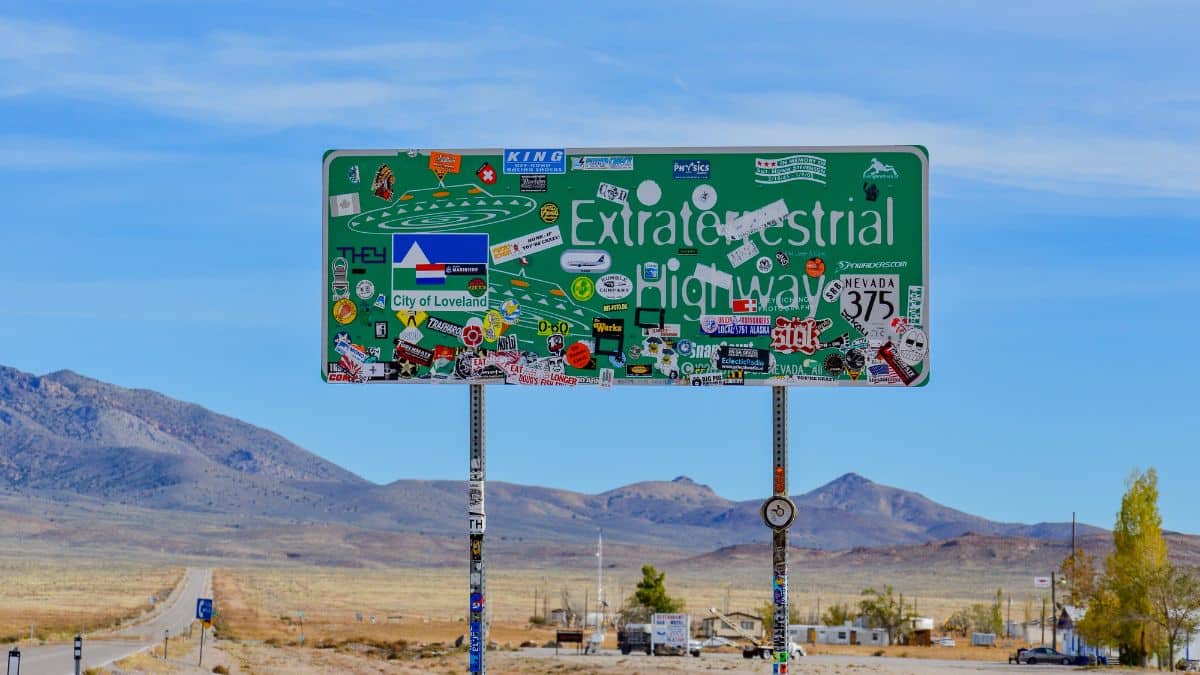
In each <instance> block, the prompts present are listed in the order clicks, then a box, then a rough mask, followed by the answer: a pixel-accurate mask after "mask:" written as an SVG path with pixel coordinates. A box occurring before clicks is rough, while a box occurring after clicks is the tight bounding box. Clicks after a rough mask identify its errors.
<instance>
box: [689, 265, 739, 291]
mask: <svg viewBox="0 0 1200 675" xmlns="http://www.w3.org/2000/svg"><path fill="white" fill-rule="evenodd" d="M692 276H694V277H696V278H697V279H699V280H700V281H707V282H708V283H710V284H712V285H713V286H716V287H717V288H724V289H725V290H727V291H731V290H733V275H732V274H730V273H728V272H722V271H721V270H719V269H717V266H716V265H705V264H703V263H696V271H695V272H692Z"/></svg>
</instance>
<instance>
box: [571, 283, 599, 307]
mask: <svg viewBox="0 0 1200 675" xmlns="http://www.w3.org/2000/svg"><path fill="white" fill-rule="evenodd" d="M595 294H596V284H595V283H594V282H593V281H592V279H591V277H575V281H572V282H571V295H573V296H574V297H575V299H576V300H578V301H580V302H587V301H588V300H591V299H592V296H593V295H595Z"/></svg>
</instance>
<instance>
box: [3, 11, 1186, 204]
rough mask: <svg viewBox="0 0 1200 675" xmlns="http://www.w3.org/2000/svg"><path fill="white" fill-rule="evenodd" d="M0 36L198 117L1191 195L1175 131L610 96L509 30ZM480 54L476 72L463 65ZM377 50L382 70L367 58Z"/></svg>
mask: <svg viewBox="0 0 1200 675" xmlns="http://www.w3.org/2000/svg"><path fill="white" fill-rule="evenodd" d="M5 38H7V41H8V42H9V43H10V44H8V45H5V46H3V47H0V62H3V61H9V62H10V63H11V65H13V66H14V67H11V68H7V69H6V72H5V73H4V74H3V75H0V95H4V96H9V97H16V96H21V97H37V96H50V97H67V98H76V99H83V100H95V101H104V102H107V103H115V104H119V105H127V106H132V107H135V108H140V109H143V110H146V111H148V112H151V113H154V114H158V115H165V116H169V117H177V118H184V119H188V120H192V121H198V122H201V123H205V124H212V125H240V126H246V127H250V128H256V129H262V130H269V131H274V130H287V129H297V128H305V127H312V126H325V127H333V128H338V129H343V130H347V131H351V130H352V131H353V132H356V133H361V132H364V131H367V132H378V131H387V132H392V133H394V132H397V131H406V132H409V133H408V134H407V135H408V136H410V137H420V138H423V139H427V142H428V143H430V144H438V143H442V142H451V143H461V144H464V145H465V144H471V145H483V146H489V145H494V144H496V142H497V141H498V140H501V139H503V140H510V139H511V140H518V141H520V142H522V143H524V142H544V143H551V144H556V145H559V144H570V145H633V144H640V145H657V146H663V145H862V144H895V143H920V144H924V145H926V146H928V147H929V148H930V151H931V154H932V157H933V160H934V164H933V166H934V167H935V177H936V176H937V175H942V174H944V175H953V176H956V177H962V178H966V179H969V180H973V181H979V182H986V183H995V184H1001V185H1011V186H1019V187H1022V188H1028V189H1034V190H1042V191H1051V192H1059V193H1066V194H1073V195H1096V194H1104V195H1108V196H1112V195H1114V194H1123V195H1129V196H1142V195H1170V196H1184V197H1193V196H1196V195H1200V162H1197V161H1195V157H1196V156H1197V155H1200V142H1198V141H1197V139H1196V138H1195V137H1194V136H1188V135H1186V134H1181V135H1176V136H1165V137H1164V136H1162V135H1155V134H1153V133H1151V132H1148V131H1145V130H1140V129H1134V128H1122V127H1121V126H1120V125H1115V124H1114V125H1110V126H1111V129H1112V130H1111V131H1105V132H1103V133H1097V132H1095V131H1092V130H1086V129H1081V128H1079V127H1075V126H1071V125H1069V124H1065V123H1064V124H1059V125H1049V124H1039V125H1032V124H1028V123H1026V124H1024V125H1023V126H1005V125H1004V123H1003V122H995V121H993V122H991V123H975V124H972V123H967V122H963V121H961V118H955V119H950V120H948V119H942V118H938V117H936V111H931V112H925V113H922V114H916V113H914V112H913V111H912V110H911V109H909V108H902V107H900V106H895V105H889V104H888V103H886V102H879V101H867V100H864V99H859V98H855V97H851V96H846V95H841V94H835V93H828V92H804V91H803V90H799V89H781V88H778V87H770V88H768V87H767V86H766V85H762V84H758V85H754V86H751V88H749V89H747V90H744V91H740V92H737V93H730V92H731V89H730V88H729V87H722V88H720V89H719V90H714V89H713V88H712V87H711V86H708V87H705V88H704V89H705V93H700V92H699V91H694V90H695V89H696V88H695V87H691V86H689V84H688V83H687V82H685V80H684V78H683V75H681V74H679V73H664V74H661V76H657V77H659V79H660V80H661V83H660V84H661V85H662V87H661V89H660V90H658V91H657V92H654V91H652V92H651V93H650V94H648V95H647V94H646V93H645V92H642V93H637V92H618V93H612V92H609V91H600V90H597V89H596V88H595V87H593V86H589V85H588V84H587V82H588V81H589V80H590V79H592V78H590V77H589V76H588V74H589V73H591V74H594V75H601V74H603V73H604V72H605V69H610V68H612V67H613V64H614V63H617V61H616V59H615V57H612V56H610V55H609V54H608V53H607V52H598V51H595V50H592V49H581V50H579V51H578V52H572V51H570V50H566V51H563V52H562V57H561V58H560V59H557V60H554V61H547V62H545V63H542V64H541V65H540V66H538V67H537V68H536V69H531V68H530V67H529V66H528V64H527V59H526V58H525V52H524V51H523V49H527V48H528V44H526V43H524V42H522V43H521V45H522V46H521V47H505V46H504V45H503V44H495V45H491V44H489V45H487V46H486V48H485V47H484V46H481V43H480V41H479V40H477V39H467V38H465V37H464V38H455V39H450V40H447V41H432V40H427V39H416V40H411V41H405V40H393V41H383V42H366V43H364V44H360V45H353V46H332V47H323V48H322V47H317V48H311V47H309V46H307V45H304V44H300V43H298V42H296V41H285V40H279V39H274V38H265V37H262V36H257V35H252V34H247V33H235V32H221V33H215V34H211V35H209V36H208V37H207V38H204V39H201V40H193V41H186V42H184V41H177V42H166V41H163V42H148V41H144V40H133V39H128V38H123V37H120V36H115V35H105V34H99V33H95V32H84V31H79V30H76V29H73V28H71V27H68V26H63V25H60V24H44V23H31V22H21V21H14V20H8V19H0V44H3V43H4V42H5ZM483 62H486V64H487V67H486V68H480V63H483ZM382 63H386V64H387V67H383V68H381V67H378V66H379V64H382ZM638 76H639V77H642V78H647V77H649V78H654V77H656V76H655V75H654V74H653V73H650V74H646V73H640V74H639V75H638ZM760 81H761V80H760ZM748 86H749V85H748ZM709 90H712V91H721V92H722V93H720V94H716V93H709ZM700 97H704V100H703V101H702V102H698V101H699V98H700ZM1172 100H1174V101H1176V103H1175V104H1174V108H1173V109H1172V110H1171V111H1168V112H1167V113H1166V114H1167V115H1172V116H1175V117H1179V116H1181V115H1184V114H1185V113H1186V112H1187V109H1188V108H1190V107H1193V106H1194V103H1195V99H1194V97H1189V96H1182V95H1177V96H1175V97H1174V98H1173V99H1172ZM923 115H924V116H923ZM21 150H22V148H20V147H19V146H17V147H15V148H10V149H9V150H8V151H7V152H8V153H9V155H10V156H11V155H14V154H16V153H18V152H21ZM75 151H76V152H79V150H75ZM64 152H65V151H64ZM112 152H113V153H114V154H113V155H112V157H113V158H117V157H119V151H116V150H114V151H112ZM91 153H92V155H93V156H94V157H95V161H103V160H104V158H105V152H104V150H103V149H93V150H92V151H91ZM84 154H85V155H86V154H87V153H86V152H85V153H84Z"/></svg>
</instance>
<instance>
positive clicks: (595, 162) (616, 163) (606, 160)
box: [571, 155, 633, 171]
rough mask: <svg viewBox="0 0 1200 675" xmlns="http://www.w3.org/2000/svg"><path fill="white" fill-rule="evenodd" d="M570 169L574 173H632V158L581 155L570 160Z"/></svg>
mask: <svg viewBox="0 0 1200 675" xmlns="http://www.w3.org/2000/svg"><path fill="white" fill-rule="evenodd" d="M571 169H573V170H575V171H633V157H629V156H619V157H613V156H602V157H597V156H594V155H592V156H589V155H583V156H580V157H576V158H575V159H574V160H572V162H571Z"/></svg>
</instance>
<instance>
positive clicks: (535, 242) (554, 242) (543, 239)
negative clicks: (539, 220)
mask: <svg viewBox="0 0 1200 675" xmlns="http://www.w3.org/2000/svg"><path fill="white" fill-rule="evenodd" d="M562 243H563V239H562V232H560V231H559V229H558V226H557V225H552V226H550V227H547V228H546V229H544V230H538V231H537V232H532V233H530V234H527V235H525V236H523V237H517V238H516V239H510V240H508V241H506V242H503V243H500V244H496V245H495V246H493V247H492V261H493V262H494V263H495V264H497V265H499V264H502V263H506V262H508V261H510V260H516V259H517V258H520V257H522V256H527V255H531V254H533V253H537V252H539V251H545V250H546V249H548V248H554V247H555V246H558V245H560V244H562ZM485 309H486V306H485Z"/></svg>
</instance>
